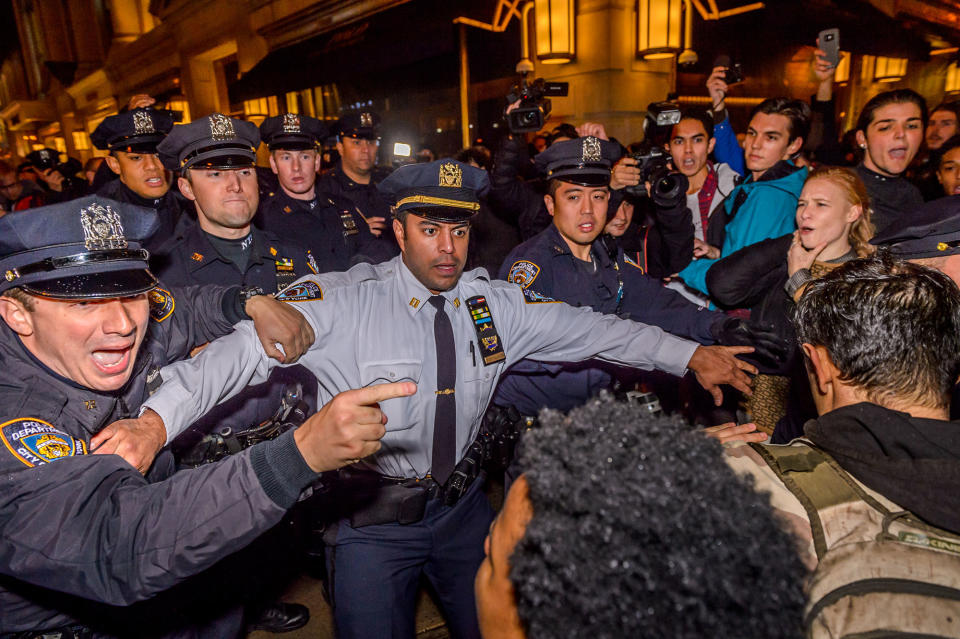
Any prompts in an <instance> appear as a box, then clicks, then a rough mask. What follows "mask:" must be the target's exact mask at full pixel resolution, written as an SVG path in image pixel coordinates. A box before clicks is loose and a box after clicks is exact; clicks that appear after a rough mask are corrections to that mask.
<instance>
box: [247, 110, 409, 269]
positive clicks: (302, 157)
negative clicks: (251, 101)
mask: <svg viewBox="0 0 960 639" xmlns="http://www.w3.org/2000/svg"><path fill="white" fill-rule="evenodd" d="M260 135H261V137H262V138H263V141H264V142H265V143H266V144H267V147H268V148H269V149H270V168H271V170H272V171H273V172H274V173H275V174H276V176H277V180H278V182H279V188H278V190H277V191H276V192H274V193H271V194H270V195H269V197H267V198H266V199H265V200H264V202H263V204H262V205H261V211H260V213H259V214H258V218H260V219H259V222H258V223H259V225H260V226H262V227H263V228H264V229H267V230H268V231H272V232H274V233H276V234H277V235H278V236H280V237H282V238H288V239H293V238H296V239H297V241H299V242H301V243H303V244H304V245H305V246H306V247H308V248H309V249H310V250H311V252H312V253H313V256H314V259H315V260H316V268H317V269H318V270H319V271H320V272H327V271H345V270H347V269H348V268H350V267H351V266H353V265H354V264H355V263H357V262H359V261H368V262H374V263H376V262H382V261H384V260H386V259H389V258H391V257H393V256H394V255H396V247H395V246H394V245H393V244H391V243H389V242H388V241H387V240H385V239H381V238H377V237H375V236H374V235H373V234H372V233H371V232H370V227H369V226H368V225H367V222H366V221H365V220H364V218H363V216H362V215H361V214H360V213H359V212H358V211H357V208H356V206H354V205H353V203H352V202H351V201H350V200H349V199H347V198H345V197H343V196H341V195H337V194H329V193H324V192H322V190H321V189H320V188H318V186H317V171H318V170H319V169H320V154H319V153H318V151H317V146H318V144H319V142H320V141H321V140H323V138H324V137H326V127H325V126H324V125H323V123H322V122H320V121H319V120H317V119H316V118H311V117H308V116H305V115H298V114H296V113H287V114H285V115H279V116H275V117H271V118H267V119H266V120H264V121H263V124H261V125H260Z"/></svg>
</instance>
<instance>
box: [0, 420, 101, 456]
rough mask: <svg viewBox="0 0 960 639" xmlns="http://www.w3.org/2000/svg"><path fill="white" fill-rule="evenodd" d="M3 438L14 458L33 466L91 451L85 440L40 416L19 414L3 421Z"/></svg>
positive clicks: (1, 427)
mask: <svg viewBox="0 0 960 639" xmlns="http://www.w3.org/2000/svg"><path fill="white" fill-rule="evenodd" d="M0 440H3V445H4V447H5V448H6V449H7V450H8V451H10V453H11V454H13V456H14V457H16V458H17V459H18V460H20V461H21V462H23V463H24V464H25V465H26V466H28V467H30V468H33V467H34V466H42V465H44V464H49V463H51V462H55V461H59V460H61V459H65V458H67V457H73V456H75V455H86V454H87V447H86V444H85V443H84V442H83V440H80V439H75V438H73V437H71V436H70V435H68V434H66V433H64V432H63V431H60V430H57V429H56V428H54V427H53V425H52V424H50V423H49V422H45V421H43V420H42V419H37V418H36V417H18V418H17V419H11V420H10V421H8V422H4V423H3V424H0Z"/></svg>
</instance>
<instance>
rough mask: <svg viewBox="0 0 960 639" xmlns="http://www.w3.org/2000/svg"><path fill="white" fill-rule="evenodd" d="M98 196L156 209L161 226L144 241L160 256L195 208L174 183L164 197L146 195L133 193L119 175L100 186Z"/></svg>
mask: <svg viewBox="0 0 960 639" xmlns="http://www.w3.org/2000/svg"><path fill="white" fill-rule="evenodd" d="M97 195H101V196H103V197H108V198H110V199H111V200H116V201H118V202H124V203H126V204H136V205H137V206H145V207H148V208H151V209H154V210H155V211H156V212H157V217H158V218H159V220H160V226H158V227H157V230H156V231H155V232H154V234H153V235H152V236H151V237H150V239H149V240H147V242H146V243H145V244H144V248H146V249H147V250H148V251H150V254H151V255H160V254H163V253H165V252H166V251H167V250H169V247H170V245H171V243H172V241H173V240H174V239H175V238H176V237H177V235H178V234H179V233H180V232H181V229H182V227H183V225H184V224H188V223H189V222H190V220H191V217H192V216H191V214H190V213H189V212H188V211H189V210H191V209H192V208H193V207H192V205H190V204H189V201H188V200H187V199H186V198H185V197H183V196H182V195H180V193H179V192H178V191H177V189H176V188H175V187H174V186H172V185H171V186H170V190H169V191H167V192H166V193H164V194H163V197H159V198H155V199H154V198H145V197H141V196H140V195H139V194H137V193H134V192H133V190H132V189H131V188H130V187H128V186H127V185H126V184H124V183H123V182H121V181H120V178H116V179H113V180H110V181H109V182H107V183H106V184H104V185H103V186H102V187H100V189H99V190H98V191H97Z"/></svg>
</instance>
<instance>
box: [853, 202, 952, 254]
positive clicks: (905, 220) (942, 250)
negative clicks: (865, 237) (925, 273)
mask: <svg viewBox="0 0 960 639" xmlns="http://www.w3.org/2000/svg"><path fill="white" fill-rule="evenodd" d="M870 243H871V244H874V245H876V246H886V247H887V248H889V249H890V252H891V253H893V254H894V255H896V256H897V257H899V258H900V259H904V260H913V259H919V258H925V257H942V256H946V255H958V254H960V195H949V196H947V197H943V198H940V199H938V200H933V201H931V202H927V203H925V204H923V205H922V206H920V207H919V208H918V209H916V210H914V211H912V212H910V213H906V212H905V214H904V215H901V216H900V217H899V218H898V219H896V220H894V222H893V223H892V224H890V225H889V226H888V227H887V228H885V229H884V230H882V231H881V232H879V233H877V234H876V235H875V236H873V239H872V240H870Z"/></svg>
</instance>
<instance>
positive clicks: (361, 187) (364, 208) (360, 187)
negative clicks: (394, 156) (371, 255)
mask: <svg viewBox="0 0 960 639" xmlns="http://www.w3.org/2000/svg"><path fill="white" fill-rule="evenodd" d="M387 175H389V171H387V170H385V169H383V168H381V167H374V169H373V175H372V176H371V177H370V183H369V184H360V183H359V182H354V181H353V180H351V179H350V176H348V175H347V174H346V173H345V172H344V170H343V160H337V163H336V165H335V166H334V167H333V168H331V169H330V170H328V171H324V172H323V173H322V174H321V175H320V177H319V178H317V185H316V189H317V193H321V194H325V195H328V196H331V197H333V198H334V199H337V198H345V199H347V200H349V201H350V202H353V204H354V206H356V207H357V209H358V210H359V211H360V214H361V215H363V216H364V217H382V218H386V220H387V227H386V229H384V233H383V235H382V236H381V237H383V238H384V241H386V242H388V243H390V244H392V245H394V246H396V243H397V240H396V238H395V237H394V235H393V225H392V224H391V223H390V221H391V220H392V219H393V217H392V216H391V214H390V202H389V201H388V200H387V198H386V197H384V196H383V194H382V193H380V191H379V190H378V189H377V183H378V182H380V181H381V180H383V179H384V178H385V177H387ZM393 255H396V253H394V254H393ZM391 257H392V255H391Z"/></svg>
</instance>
